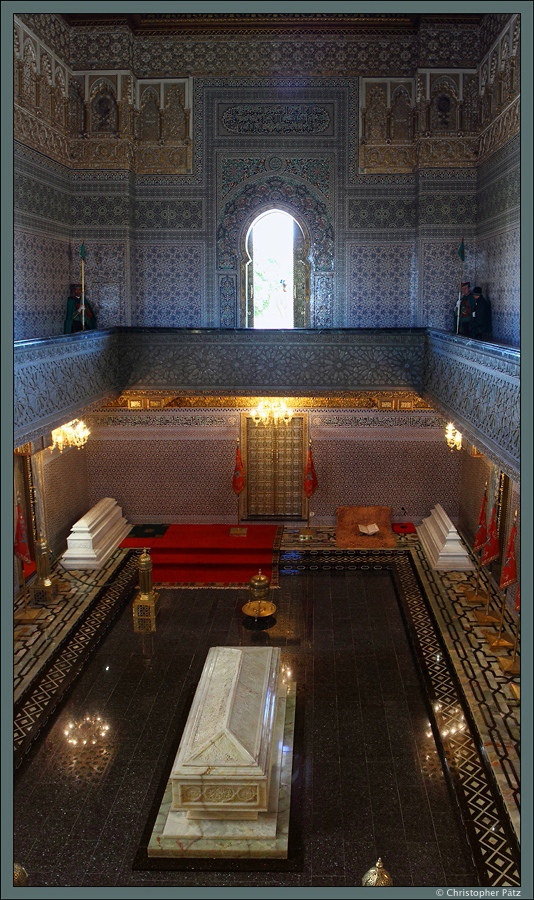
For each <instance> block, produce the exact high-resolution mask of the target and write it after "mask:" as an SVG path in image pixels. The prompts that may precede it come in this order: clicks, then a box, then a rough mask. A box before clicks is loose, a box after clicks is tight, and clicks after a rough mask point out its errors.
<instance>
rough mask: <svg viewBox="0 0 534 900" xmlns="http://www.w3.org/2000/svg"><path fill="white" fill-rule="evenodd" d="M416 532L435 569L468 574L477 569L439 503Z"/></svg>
mask: <svg viewBox="0 0 534 900" xmlns="http://www.w3.org/2000/svg"><path fill="white" fill-rule="evenodd" d="M416 530H417V534H418V535H419V540H420V541H421V545H422V547H423V550H424V551H425V554H426V557H427V559H428V561H429V562H430V564H431V566H432V568H433V569H441V570H444V571H448V572H468V571H469V570H471V569H474V568H475V565H474V563H473V562H472V560H471V557H470V556H469V553H468V552H467V550H466V549H465V547H464V545H463V544H462V539H461V537H460V535H459V534H458V532H457V531H456V528H455V527H454V525H453V524H452V522H451V520H450V519H449V517H448V515H447V513H446V512H445V510H444V509H443V507H442V506H441V505H440V504H439V503H436V505H435V507H434V508H433V510H432V512H431V513H430V515H429V516H428V517H427V518H426V519H423V521H422V522H421V524H420V525H417V526H416Z"/></svg>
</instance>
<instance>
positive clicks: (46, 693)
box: [13, 553, 138, 769]
mask: <svg viewBox="0 0 534 900" xmlns="http://www.w3.org/2000/svg"><path fill="white" fill-rule="evenodd" d="M109 577H111V578H112V581H111V583H109ZM137 578H138V566H137V555H136V554H132V553H127V554H126V555H124V554H122V556H121V558H120V559H119V564H118V566H114V567H112V574H111V576H109V573H108V583H105V584H104V585H103V586H101V587H100V588H99V589H98V590H97V591H96V592H93V594H94V596H92V597H91V599H90V602H89V603H88V604H87V605H85V607H84V609H83V611H82V612H81V614H80V615H79V616H78V619H77V621H76V624H75V625H74V626H73V627H72V628H71V629H70V630H69V631H68V632H67V634H65V635H64V636H63V637H62V638H61V640H60V641H59V643H55V642H54V647H53V649H51V652H50V655H49V656H48V658H47V659H46V661H45V664H44V665H43V666H42V668H41V670H40V672H39V673H38V674H37V675H36V677H34V678H33V680H32V681H31V682H30V684H29V685H28V686H27V688H26V689H25V690H24V691H23V693H22V694H21V696H20V697H19V698H18V700H17V701H16V702H15V707H14V729H13V739H14V768H15V769H17V768H18V766H19V765H20V764H21V763H22V761H23V759H24V757H25V756H26V754H27V753H28V751H29V750H30V748H31V746H32V745H33V743H34V741H35V740H36V739H37V737H38V736H39V734H40V733H41V732H42V730H43V728H44V727H45V725H46V723H47V722H48V721H49V719H50V717H51V715H52V714H53V712H54V711H55V709H56V708H57V706H58V704H59V703H60V702H61V701H62V700H63V698H64V696H65V694H66V692H67V690H68V689H69V688H70V687H71V685H72V684H73V682H74V681H75V679H76V677H77V676H78V675H79V674H80V672H81V671H82V669H83V665H84V663H85V661H86V660H87V658H88V656H90V654H91V653H92V652H93V651H94V649H95V648H96V646H97V645H98V643H99V641H100V640H101V639H102V637H103V636H104V634H105V633H106V631H107V630H108V628H109V626H110V625H111V623H112V621H113V619H114V618H115V616H116V615H117V614H118V612H119V611H120V609H121V608H122V606H123V604H124V602H125V601H126V599H127V598H128V597H129V596H130V594H131V592H132V590H133V588H134V586H135V583H136V581H137Z"/></svg>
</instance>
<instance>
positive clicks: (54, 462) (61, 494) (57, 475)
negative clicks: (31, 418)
mask: <svg viewBox="0 0 534 900" xmlns="http://www.w3.org/2000/svg"><path fill="white" fill-rule="evenodd" d="M41 456H42V461H43V484H44V492H45V498H46V500H45V502H46V524H47V532H48V544H49V547H50V549H51V550H52V552H53V553H55V554H56V556H57V555H58V554H59V553H62V552H63V551H64V550H65V549H66V547H67V538H68V536H69V534H70V530H71V528H72V526H73V525H74V523H75V522H77V521H78V519H80V518H81V517H82V516H83V515H85V513H86V512H87V511H88V509H89V508H90V505H92V504H90V502H89V493H88V481H87V456H86V449H85V448H81V449H79V450H78V449H74V450H64V451H63V453H59V452H58V451H57V450H55V451H53V453H50V451H49V450H48V449H47V450H43V451H42V453H41ZM102 496H103V497H105V496H108V495H107V494H102ZM99 499H100V498H99Z"/></svg>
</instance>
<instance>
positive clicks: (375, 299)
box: [347, 241, 417, 328]
mask: <svg viewBox="0 0 534 900" xmlns="http://www.w3.org/2000/svg"><path fill="white" fill-rule="evenodd" d="M347 256H348V262H347V293H348V311H347V317H348V321H347V325H348V326H349V327H350V328H407V327H410V326H412V325H415V324H416V322H415V303H416V289H417V275H416V255H415V247H414V244H413V242H410V243H402V244H401V243H393V242H391V243H388V244H385V245H384V244H383V243H381V244H378V243H364V242H361V241H358V243H356V242H351V243H347Z"/></svg>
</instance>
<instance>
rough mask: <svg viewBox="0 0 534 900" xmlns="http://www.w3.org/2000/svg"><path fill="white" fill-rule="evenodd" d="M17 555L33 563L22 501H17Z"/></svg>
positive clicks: (15, 548) (26, 561)
mask: <svg viewBox="0 0 534 900" xmlns="http://www.w3.org/2000/svg"><path fill="white" fill-rule="evenodd" d="M14 551H15V556H18V558H19V559H21V560H22V562H25V563H31V561H32V560H31V556H30V551H29V548H28V538H27V537H26V523H25V521H24V515H23V513H22V509H21V506H20V503H19V502H17V525H16V528H15V546H14Z"/></svg>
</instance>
